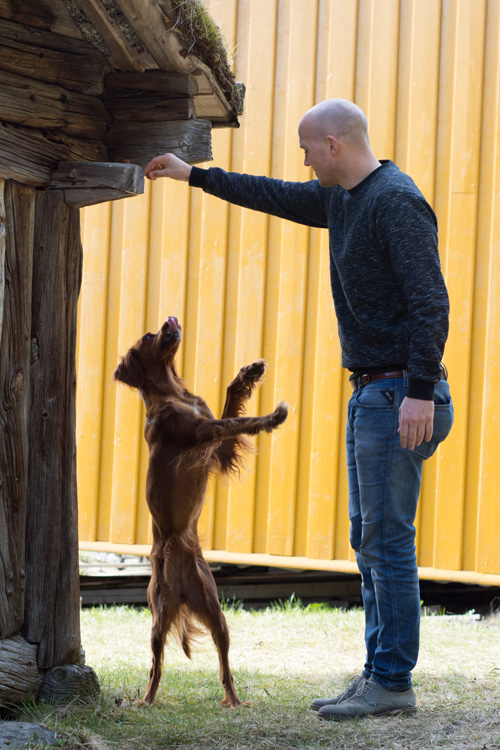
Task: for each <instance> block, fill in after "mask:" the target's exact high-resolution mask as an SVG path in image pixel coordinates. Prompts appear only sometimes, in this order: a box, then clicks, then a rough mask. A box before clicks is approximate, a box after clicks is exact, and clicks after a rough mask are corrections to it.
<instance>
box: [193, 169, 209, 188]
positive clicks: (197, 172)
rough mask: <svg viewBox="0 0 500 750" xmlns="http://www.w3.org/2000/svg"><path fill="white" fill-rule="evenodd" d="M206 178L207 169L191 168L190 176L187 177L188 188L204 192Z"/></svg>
mask: <svg viewBox="0 0 500 750" xmlns="http://www.w3.org/2000/svg"><path fill="white" fill-rule="evenodd" d="M207 176H208V169H202V168H201V167H191V174H190V175H189V184H190V186H191V187H197V188H201V189H202V190H205V183H206V181H207Z"/></svg>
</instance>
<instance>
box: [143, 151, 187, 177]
mask: <svg viewBox="0 0 500 750" xmlns="http://www.w3.org/2000/svg"><path fill="white" fill-rule="evenodd" d="M144 174H145V175H146V177H148V178H149V179H150V180H156V178H157V177H170V178H171V179H172V180H181V181H182V182H189V176H190V174H191V166H190V165H189V164H186V162H185V161H182V159H178V158H177V156H174V155H173V154H162V155H161V156H155V158H154V159H151V161H150V162H149V164H148V166H147V167H146V169H145V170H144Z"/></svg>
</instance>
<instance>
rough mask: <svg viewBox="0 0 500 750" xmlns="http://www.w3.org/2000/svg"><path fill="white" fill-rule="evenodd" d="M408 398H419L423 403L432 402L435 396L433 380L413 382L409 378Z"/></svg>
mask: <svg viewBox="0 0 500 750" xmlns="http://www.w3.org/2000/svg"><path fill="white" fill-rule="evenodd" d="M406 395H407V396H408V398H419V399H421V400H422V401H432V398H433V396H434V383H433V382H432V380H413V379H412V378H408V390H407V392H406Z"/></svg>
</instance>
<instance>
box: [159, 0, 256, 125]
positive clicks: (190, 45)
mask: <svg viewBox="0 0 500 750" xmlns="http://www.w3.org/2000/svg"><path fill="white" fill-rule="evenodd" d="M169 4H170V6H171V8H172V10H173V12H174V14H175V15H176V19H175V27H176V29H177V30H178V33H179V35H180V37H181V38H182V40H183V42H184V44H185V45H186V54H189V53H192V54H194V55H196V57H198V58H199V59H200V60H201V61H202V62H204V63H205V65H207V67H208V68H210V70H211V71H212V73H213V75H214V77H215V78H216V80H217V82H218V83H219V85H220V86H221V88H222V90H223V91H224V94H225V96H226V98H227V100H228V102H229V103H230V104H231V107H232V108H233V109H234V111H235V113H236V114H237V115H238V114H241V112H242V109H243V95H244V87H242V86H241V84H237V83H236V81H235V78H234V75H233V73H232V71H231V66H230V62H229V56H228V52H227V46H226V42H225V40H224V37H223V35H222V32H221V30H220V28H219V27H218V26H217V24H216V23H215V21H214V20H213V18H212V17H211V16H210V14H209V12H208V11H207V9H206V8H205V6H204V4H203V2H202V0H170V3H169Z"/></svg>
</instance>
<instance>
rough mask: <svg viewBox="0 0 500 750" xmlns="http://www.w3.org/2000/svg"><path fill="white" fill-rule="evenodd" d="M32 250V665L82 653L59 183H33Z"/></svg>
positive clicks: (65, 231)
mask: <svg viewBox="0 0 500 750" xmlns="http://www.w3.org/2000/svg"><path fill="white" fill-rule="evenodd" d="M34 237H35V239H34V256H33V296H32V325H31V336H32V339H33V349H34V351H35V352H36V356H34V358H33V363H32V366H31V407H30V419H29V451H30V453H29V455H30V461H29V484H28V493H27V523H26V616H25V622H24V626H23V631H22V634H23V635H24V637H25V638H26V640H27V641H29V642H30V643H39V644H40V646H39V651H38V665H39V667H40V668H43V669H45V668H50V667H52V666H57V665H59V664H67V663H78V662H79V661H80V621H79V580H78V537H77V535H78V530H77V529H78V522H77V500H76V465H75V464H76V448H75V391H76V383H75V381H76V368H75V346H76V320H77V300H78V292H79V289H80V281H81V262H82V252H81V245H80V222H79V211H78V210H77V209H73V208H68V207H67V206H66V205H65V204H64V198H63V194H62V191H37V193H36V211H35V232H34Z"/></svg>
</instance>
